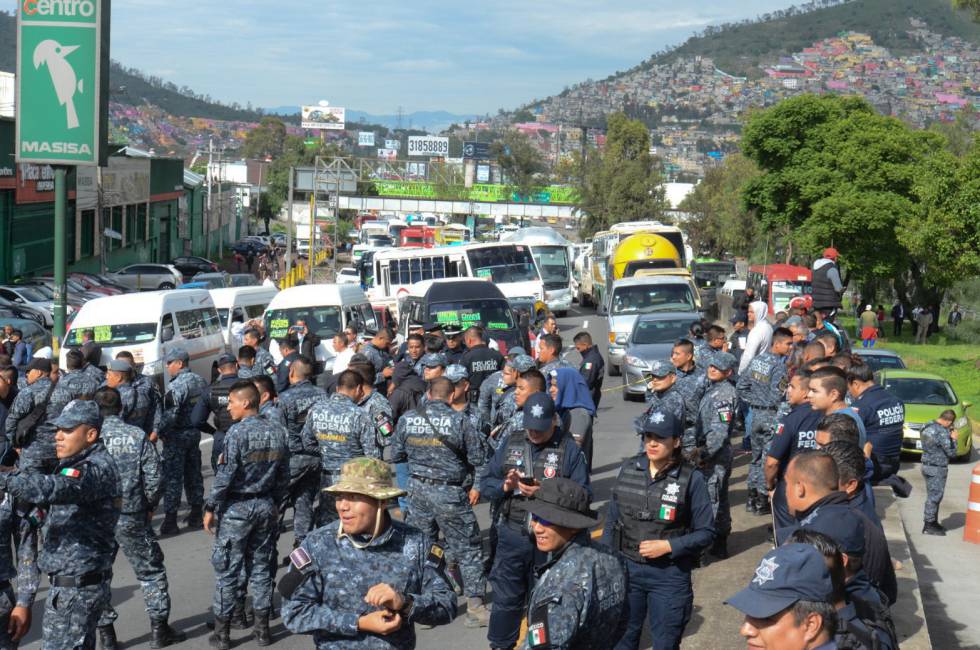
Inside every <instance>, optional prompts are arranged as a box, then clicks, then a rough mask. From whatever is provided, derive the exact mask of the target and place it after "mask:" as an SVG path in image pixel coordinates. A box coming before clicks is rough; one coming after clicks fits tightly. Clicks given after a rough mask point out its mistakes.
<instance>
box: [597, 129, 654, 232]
mask: <svg viewBox="0 0 980 650" xmlns="http://www.w3.org/2000/svg"><path fill="white" fill-rule="evenodd" d="M586 160H587V162H586V164H585V166H584V173H583V175H582V178H581V180H580V183H579V187H578V191H579V196H580V197H581V202H580V204H579V209H580V210H581V211H582V212H583V213H585V215H586V219H585V223H584V225H583V227H582V234H583V236H589V235H591V234H592V233H595V232H598V231H600V230H605V229H607V228H608V227H609V226H610V225H612V224H614V223H619V222H621V221H639V220H644V219H658V220H664V213H665V211H666V210H667V207H668V205H667V199H666V197H665V195H664V188H663V174H662V172H661V168H660V164H659V161H658V160H657V159H656V158H654V157H653V156H651V155H650V133H649V131H647V128H646V126H644V125H643V123H642V122H640V121H638V120H631V119H629V118H627V117H626V115H624V114H623V113H614V114H612V115H610V116H609V120H608V131H607V134H606V147H605V149H604V150H603V152H602V155H601V156H600V155H598V154H597V153H596V152H589V155H588V157H587V159H586Z"/></svg>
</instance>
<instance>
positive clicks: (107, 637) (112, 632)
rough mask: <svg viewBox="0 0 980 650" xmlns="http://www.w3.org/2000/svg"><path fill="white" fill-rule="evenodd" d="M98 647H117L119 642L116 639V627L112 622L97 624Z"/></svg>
mask: <svg viewBox="0 0 980 650" xmlns="http://www.w3.org/2000/svg"><path fill="white" fill-rule="evenodd" d="M99 647H101V648H102V650H118V649H119V642H118V641H117V640H116V628H115V626H114V625H113V624H112V623H109V624H108V625H100V626H99Z"/></svg>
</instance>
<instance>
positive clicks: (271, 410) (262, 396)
mask: <svg viewBox="0 0 980 650" xmlns="http://www.w3.org/2000/svg"><path fill="white" fill-rule="evenodd" d="M251 381H252V383H253V384H255V390H257V391H259V415H261V416H262V417H264V418H265V419H266V420H269V421H270V422H275V423H276V424H278V425H279V426H281V427H282V428H283V429H285V428H286V416H285V415H284V414H283V412H282V409H281V408H279V403H278V402H277V401H276V400H277V399H278V394H277V393H276V382H274V381H272V378H271V377H269V376H268V375H256V376H255V377H251Z"/></svg>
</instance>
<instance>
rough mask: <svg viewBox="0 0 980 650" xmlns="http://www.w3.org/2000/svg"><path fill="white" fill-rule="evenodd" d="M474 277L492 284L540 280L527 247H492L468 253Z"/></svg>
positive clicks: (475, 249) (476, 249)
mask: <svg viewBox="0 0 980 650" xmlns="http://www.w3.org/2000/svg"><path fill="white" fill-rule="evenodd" d="M466 255H467V257H468V258H469V261H470V268H471V269H472V273H473V277H476V278H490V280H491V281H492V282H495V283H499V282H533V281H535V280H538V279H539V276H538V270H537V269H536V268H535V266H534V258H533V257H531V251H530V250H529V249H528V247H527V246H522V245H517V246H490V247H487V248H474V249H472V250H469V251H466Z"/></svg>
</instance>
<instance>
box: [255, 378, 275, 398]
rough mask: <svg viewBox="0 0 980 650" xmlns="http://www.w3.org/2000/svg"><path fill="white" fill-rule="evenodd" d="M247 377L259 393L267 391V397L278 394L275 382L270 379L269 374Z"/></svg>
mask: <svg viewBox="0 0 980 650" xmlns="http://www.w3.org/2000/svg"><path fill="white" fill-rule="evenodd" d="M249 379H250V380H251V381H252V384H253V385H254V386H255V387H256V388H257V389H258V391H259V392H260V393H268V394H269V397H275V396H276V395H278V391H276V382H274V381H272V377H270V376H269V375H255V376H253V377H249Z"/></svg>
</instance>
